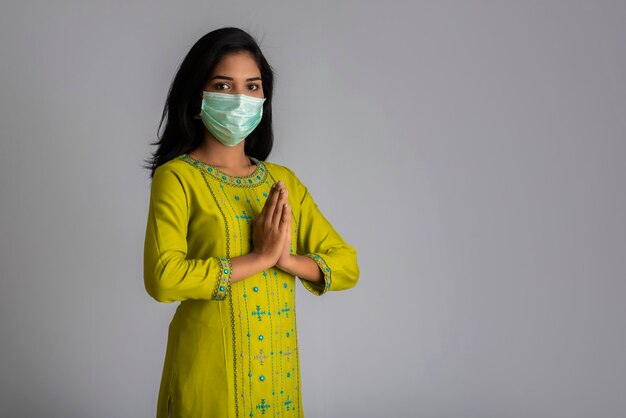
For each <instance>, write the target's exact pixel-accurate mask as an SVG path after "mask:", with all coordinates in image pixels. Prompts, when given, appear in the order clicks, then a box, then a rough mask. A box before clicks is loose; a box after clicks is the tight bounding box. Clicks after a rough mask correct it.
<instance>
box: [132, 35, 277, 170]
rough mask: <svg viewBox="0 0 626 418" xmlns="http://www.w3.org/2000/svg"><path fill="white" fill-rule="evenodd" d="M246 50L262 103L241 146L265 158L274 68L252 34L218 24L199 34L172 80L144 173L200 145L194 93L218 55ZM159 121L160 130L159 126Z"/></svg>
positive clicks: (269, 135) (271, 137)
mask: <svg viewBox="0 0 626 418" xmlns="http://www.w3.org/2000/svg"><path fill="white" fill-rule="evenodd" d="M240 51H249V52H250V53H251V54H252V56H253V58H254V60H255V61H256V63H257V66H258V67H259V70H260V71H261V82H262V84H263V93H264V97H265V99H266V100H265V102H264V103H263V118H262V119H261V122H260V123H259V125H258V126H257V127H256V128H255V130H254V131H252V133H250V135H248V136H247V137H246V140H245V143H244V150H245V153H246V155H248V156H252V157H255V158H256V159H258V160H261V161H265V159H266V158H267V156H268V155H269V154H270V152H271V151H272V146H273V143H274V133H273V130H272V96H273V89H274V70H273V69H272V67H271V66H270V65H269V63H268V62H267V60H266V59H265V57H264V56H263V53H262V52H261V49H260V48H259V45H258V44H257V42H256V41H255V39H254V38H253V37H252V36H251V35H249V34H248V33H247V32H245V31H244V30H242V29H239V28H234V27H224V28H220V29H216V30H214V31H212V32H209V33H207V34H206V35H204V36H203V37H202V38H200V39H199V40H198V41H197V42H196V43H195V44H194V45H193V46H192V47H191V49H190V50H189V52H188V53H187V56H186V57H185V58H184V59H183V61H182V63H181V64H180V67H179V68H178V72H177V73H176V76H175V77H174V80H173V81H172V84H171V86H170V90H169V93H168V95H167V100H166V102H165V107H164V108H163V114H162V116H161V122H160V123H159V127H158V129H157V137H158V140H157V141H156V142H153V143H151V144H150V145H157V146H158V148H157V149H156V151H155V152H154V153H153V154H152V157H151V158H149V159H147V160H146V163H147V164H148V165H147V166H144V168H147V169H149V170H150V171H151V173H150V177H153V176H154V171H155V170H156V169H157V167H159V166H160V165H162V164H164V163H166V162H167V161H169V160H171V159H173V158H176V157H177V156H179V155H181V154H184V153H189V152H191V151H193V150H194V149H196V148H197V147H198V146H200V145H201V144H202V141H203V139H204V125H203V124H202V121H201V120H200V119H194V116H195V115H198V114H199V113H200V101H199V100H198V97H199V95H200V94H201V92H202V88H203V86H204V84H205V83H206V82H207V80H208V79H209V77H210V76H211V73H212V72H213V69H214V68H215V66H216V65H217V63H218V62H219V61H220V60H221V59H222V57H223V56H224V55H226V54H229V53H234V52H240ZM164 121H165V127H164V129H163V132H162V134H160V132H161V127H162V126H163V123H164Z"/></svg>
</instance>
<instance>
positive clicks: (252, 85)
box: [248, 84, 260, 91]
mask: <svg viewBox="0 0 626 418" xmlns="http://www.w3.org/2000/svg"><path fill="white" fill-rule="evenodd" d="M248 87H254V88H253V89H250V90H252V91H257V90H258V89H260V87H259V85H258V84H250V85H249V86H248Z"/></svg>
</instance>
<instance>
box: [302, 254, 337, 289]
mask: <svg viewBox="0 0 626 418" xmlns="http://www.w3.org/2000/svg"><path fill="white" fill-rule="evenodd" d="M304 256H305V257H309V258H310V259H312V260H313V261H315V262H316V263H317V265H318V266H319V268H320V270H322V273H323V274H324V284H316V283H312V282H310V281H308V280H301V281H302V284H303V285H304V287H305V288H306V289H307V290H308V291H309V292H311V293H313V294H314V295H317V296H321V295H323V294H324V293H326V292H327V291H328V289H330V283H331V270H330V267H328V264H326V261H324V259H323V258H322V257H321V256H320V255H318V254H313V253H309V254H304Z"/></svg>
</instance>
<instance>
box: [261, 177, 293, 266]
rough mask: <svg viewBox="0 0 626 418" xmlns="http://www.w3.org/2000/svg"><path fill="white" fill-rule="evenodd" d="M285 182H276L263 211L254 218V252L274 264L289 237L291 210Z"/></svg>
mask: <svg viewBox="0 0 626 418" xmlns="http://www.w3.org/2000/svg"><path fill="white" fill-rule="evenodd" d="M287 193H288V192H287V189H285V188H284V183H283V182H282V181H279V182H278V183H274V185H273V186H272V189H271V190H270V193H269V196H268V197H267V199H266V200H265V204H264V205H263V209H261V212H260V213H259V214H258V215H257V216H256V217H255V218H253V219H252V247H253V249H252V252H253V253H255V254H257V256H259V257H260V258H261V259H262V260H264V261H265V262H266V263H267V264H268V265H269V266H270V267H271V266H274V265H275V264H276V262H277V261H278V259H279V258H280V255H281V253H282V250H283V247H284V246H285V241H286V240H288V239H289V238H290V237H289V226H290V225H291V210H290V208H289V205H288V204H287V202H288V199H287Z"/></svg>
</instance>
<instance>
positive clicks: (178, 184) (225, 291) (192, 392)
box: [144, 154, 359, 418]
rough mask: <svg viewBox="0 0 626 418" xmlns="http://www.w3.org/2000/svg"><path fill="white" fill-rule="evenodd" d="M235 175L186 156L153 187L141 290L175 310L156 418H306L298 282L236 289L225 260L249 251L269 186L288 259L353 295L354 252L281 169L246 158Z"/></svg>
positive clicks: (266, 281) (269, 278) (279, 275)
mask: <svg viewBox="0 0 626 418" xmlns="http://www.w3.org/2000/svg"><path fill="white" fill-rule="evenodd" d="M250 159H251V160H252V161H253V162H254V163H255V164H256V168H255V171H254V172H253V173H252V174H251V175H248V176H244V177H235V176H230V175H228V174H225V173H223V172H221V171H220V170H218V169H217V168H216V167H214V166H210V165H207V164H204V163H202V162H200V161H197V160H195V159H193V158H192V157H190V156H189V155H188V154H182V155H180V156H178V157H176V158H174V159H172V160H170V161H168V162H166V163H165V164H163V165H161V166H159V167H158V168H157V169H156V170H155V173H154V176H153V178H152V186H151V191H150V209H149V213H148V222H147V228H146V237H145V247H144V250H145V252H144V281H145V286H146V290H147V292H148V293H149V294H150V295H151V296H152V297H153V298H154V299H156V300H157V301H160V302H165V303H171V302H175V301H180V302H181V303H180V304H179V306H178V307H177V309H176V313H175V314H174V317H173V319H172V321H171V323H170V326H169V335H168V340H167V351H166V353H165V361H164V368H163V374H162V380H161V386H160V390H159V397H158V402H157V417H158V418H165V417H167V416H168V410H169V416H172V417H177V418H208V417H212V418H227V417H230V418H234V417H259V416H266V417H303V416H304V412H303V409H302V397H301V383H300V364H299V352H298V339H297V328H296V312H295V292H294V287H295V283H296V281H295V277H294V276H293V275H291V274H288V273H286V272H284V271H282V270H280V269H278V268H277V267H272V268H269V269H267V270H264V271H262V272H259V273H258V274H255V275H254V276H251V277H248V278H246V279H244V280H240V281H237V282H234V283H230V276H231V265H230V259H231V258H233V257H237V256H240V255H243V254H247V253H249V252H250V251H252V226H251V220H252V219H253V218H254V217H255V216H257V215H258V214H259V212H260V211H261V209H262V208H263V205H264V203H265V200H266V198H267V196H268V193H269V191H270V188H271V185H272V184H273V183H275V182H277V181H279V180H283V181H284V182H285V187H286V188H287V189H288V191H289V194H288V196H289V197H288V199H289V204H290V206H291V211H292V239H291V252H292V253H296V254H300V255H306V256H308V257H310V258H311V259H313V260H315V262H316V263H317V264H318V266H319V267H320V269H321V270H322V272H323V273H324V283H325V284H324V285H316V284H314V283H312V282H309V281H306V280H304V279H300V281H301V283H302V284H303V285H304V286H305V288H306V289H308V290H309V291H310V292H311V293H313V294H315V295H322V294H324V293H325V292H326V291H328V290H343V289H349V288H351V287H354V286H355V285H356V282H357V280H358V277H359V267H358V264H357V256H356V251H355V249H354V248H353V247H352V246H350V245H348V244H347V243H346V242H345V241H344V240H343V238H342V237H341V236H340V235H339V234H338V233H337V231H336V230H335V229H334V228H333V226H332V225H331V224H330V223H329V222H328V220H327V219H326V218H325V217H324V216H323V215H322V213H321V212H320V210H319V209H318V207H317V205H316V204H315V202H314V201H313V199H312V197H311V195H310V194H309V192H308V190H307V188H306V186H304V185H303V184H302V183H301V182H300V181H299V179H298V178H297V176H296V175H295V173H294V172H293V171H292V170H290V169H288V168H287V167H285V166H282V165H279V164H274V163H270V162H263V161H260V160H257V159H255V158H252V157H251V158H250Z"/></svg>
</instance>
